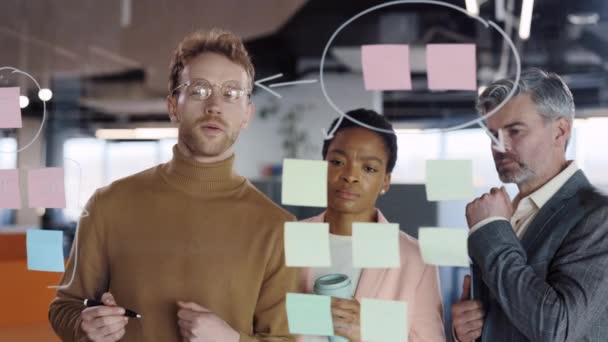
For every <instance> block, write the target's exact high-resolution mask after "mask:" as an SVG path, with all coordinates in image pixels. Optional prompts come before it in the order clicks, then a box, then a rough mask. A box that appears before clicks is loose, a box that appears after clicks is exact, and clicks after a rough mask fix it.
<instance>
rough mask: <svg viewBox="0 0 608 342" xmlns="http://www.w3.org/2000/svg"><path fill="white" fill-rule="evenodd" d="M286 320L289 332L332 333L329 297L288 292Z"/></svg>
mask: <svg viewBox="0 0 608 342" xmlns="http://www.w3.org/2000/svg"><path fill="white" fill-rule="evenodd" d="M287 321H288V323H289V332H290V333H291V334H300V335H321V336H330V335H333V334H334V323H333V321H332V318H331V297H329V296H318V295H312V294H301V293H288V294H287Z"/></svg>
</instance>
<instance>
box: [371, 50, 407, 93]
mask: <svg viewBox="0 0 608 342" xmlns="http://www.w3.org/2000/svg"><path fill="white" fill-rule="evenodd" d="M361 64H362V65H363V82H364V83H365V89H367V90H411V89H412V76H411V74H410V48H409V46H408V45H390V44H378V45H363V46H362V47H361Z"/></svg>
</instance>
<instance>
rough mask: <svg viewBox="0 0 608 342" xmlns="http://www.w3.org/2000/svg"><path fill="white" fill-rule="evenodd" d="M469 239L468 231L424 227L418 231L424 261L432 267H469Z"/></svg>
mask: <svg viewBox="0 0 608 342" xmlns="http://www.w3.org/2000/svg"><path fill="white" fill-rule="evenodd" d="M468 237H469V232H468V231H467V230H466V229H461V228H429V227H422V228H420V229H419V230H418V243H419V245H420V253H421V254H422V260H424V262H425V263H427V264H430V265H438V266H460V267H469V254H468V251H467V239H468Z"/></svg>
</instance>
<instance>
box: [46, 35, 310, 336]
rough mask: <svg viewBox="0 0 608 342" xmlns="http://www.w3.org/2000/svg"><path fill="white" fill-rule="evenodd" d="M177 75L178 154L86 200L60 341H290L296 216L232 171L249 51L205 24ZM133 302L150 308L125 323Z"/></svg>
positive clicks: (171, 100) (184, 46)
mask: <svg viewBox="0 0 608 342" xmlns="http://www.w3.org/2000/svg"><path fill="white" fill-rule="evenodd" d="M170 73H171V74H170V78H169V91H170V94H169V96H168V97H167V104H168V112H169V116H170V119H171V121H172V122H173V123H174V124H176V125H178V127H179V138H178V143H177V145H176V146H175V147H174V149H173V159H172V160H171V161H170V162H168V163H166V164H161V165H158V166H157V167H154V168H152V169H149V170H146V171H143V172H141V173H138V174H136V175H132V176H130V177H127V178H125V179H122V180H119V181H117V182H114V183H112V184H111V185H109V186H107V187H105V188H102V189H100V190H98V191H97V192H96V193H95V194H94V195H93V197H92V198H91V199H90V201H89V203H88V205H87V211H88V213H89V215H88V216H87V217H83V218H82V219H81V221H80V223H79V229H78V232H77V240H76V241H77V244H76V243H75V247H74V248H73V249H72V253H71V255H70V260H69V264H68V267H67V269H66V273H65V276H64V279H63V280H62V284H63V285H64V286H63V287H62V288H61V289H59V291H58V292H57V298H56V299H55V300H54V301H53V303H52V304H51V307H50V310H49V319H50V321H51V324H52V325H53V328H54V329H55V331H56V332H57V334H58V335H59V336H60V337H61V338H62V339H63V340H64V341H72V340H78V341H81V340H92V341H117V340H125V341H163V342H165V341H265V340H268V341H270V340H272V341H285V340H291V339H292V338H291V337H289V333H288V328H287V319H286V314H285V294H286V292H290V291H295V289H296V287H297V279H298V275H297V274H296V271H295V269H292V268H287V267H286V266H285V260H284V252H283V225H284V223H285V222H286V221H289V220H292V219H293V217H292V216H291V215H289V214H288V213H287V212H285V211H283V210H282V209H281V208H280V207H278V206H276V205H275V204H274V203H273V202H272V201H270V200H269V199H268V198H266V197H265V196H264V195H262V194H261V193H260V192H259V191H258V190H256V189H255V188H254V187H253V186H252V185H251V183H249V182H248V181H247V180H246V179H244V178H243V177H241V176H239V175H238V174H236V172H235V171H234V169H233V162H234V158H235V157H234V143H235V142H236V140H237V138H238V135H239V133H240V131H241V130H242V129H244V128H245V127H246V126H247V124H248V122H249V120H250V119H251V116H252V114H253V110H254V107H253V104H252V103H251V102H250V99H249V97H250V95H251V89H252V83H253V77H254V70H253V66H252V64H251V61H250V58H249V56H248V54H247V51H246V50H245V48H244V46H243V44H242V42H241V40H240V39H239V38H238V37H236V36H235V35H233V34H232V33H229V32H226V31H221V30H217V29H215V30H211V31H209V32H197V33H194V34H191V35H189V36H187V37H186V38H185V39H184V40H183V41H182V42H181V43H180V45H179V46H178V48H177V49H176V51H175V55H174V57H173V60H172V63H171V67H170ZM72 276H73V279H72ZM84 299H95V300H99V301H101V302H103V303H104V304H105V305H104V306H99V307H89V308H84V307H83V304H82V303H83V300H84ZM127 308H128V309H130V310H133V311H136V312H137V313H139V314H141V315H142V316H143V317H142V318H140V319H135V318H131V319H130V320H131V322H128V320H129V319H128V318H126V317H123V314H124V312H125V310H126V309H127Z"/></svg>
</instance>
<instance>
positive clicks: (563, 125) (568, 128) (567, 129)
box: [553, 117, 572, 150]
mask: <svg viewBox="0 0 608 342" xmlns="http://www.w3.org/2000/svg"><path fill="white" fill-rule="evenodd" d="M553 127H554V135H553V140H554V143H555V145H556V146H559V147H564V150H565V149H566V148H567V146H566V142H567V141H568V139H570V137H571V136H572V121H570V120H568V119H566V118H563V117H562V118H559V119H557V120H555V122H554V124H553Z"/></svg>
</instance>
